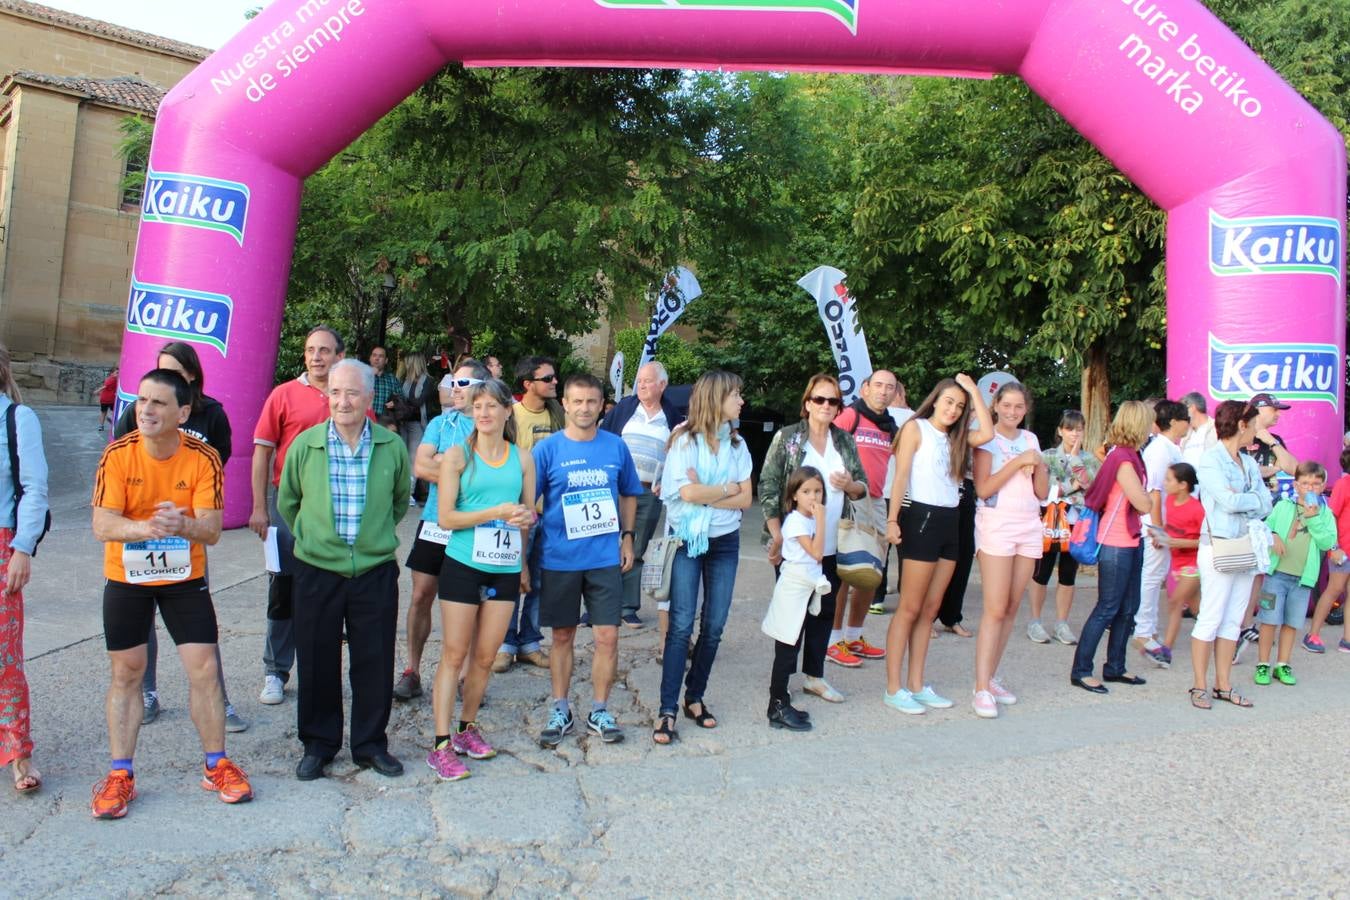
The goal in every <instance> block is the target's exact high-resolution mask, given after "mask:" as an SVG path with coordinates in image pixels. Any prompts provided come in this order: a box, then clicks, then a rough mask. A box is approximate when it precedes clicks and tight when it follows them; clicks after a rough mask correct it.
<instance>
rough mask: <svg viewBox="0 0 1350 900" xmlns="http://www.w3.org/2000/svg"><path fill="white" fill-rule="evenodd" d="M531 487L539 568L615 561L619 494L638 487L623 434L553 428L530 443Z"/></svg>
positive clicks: (577, 568)
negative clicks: (584, 437)
mask: <svg viewBox="0 0 1350 900" xmlns="http://www.w3.org/2000/svg"><path fill="white" fill-rule="evenodd" d="M534 469H535V483H536V490H535V493H536V494H538V496H539V497H540V499H541V500H542V501H543V503H544V514H543V516H542V517H541V518H540V521H539V529H538V532H537V533H538V535H539V540H540V541H541V542H542V543H541V553H542V556H541V560H542V562H541V564H542V566H543V568H545V569H554V570H557V571H561V572H581V571H587V570H590V569H604V568H608V567H610V566H617V565H618V564H619V544H620V531H621V530H622V525H621V524H620V522H619V496H620V495H622V496H624V497H636V496H638V495H639V494H641V493H643V487H642V482H641V481H640V480H638V473H637V467H636V466H634V465H633V454H631V453H630V452H629V451H628V445H627V444H625V443H624V442H623V438H621V437H619V436H618V435H617V434H611V433H610V432H608V431H597V432H596V434H595V437H594V438H592V439H591V440H589V441H574V440H572V439H571V438H569V437H568V436H567V435H566V434H565V433H564V432H561V431H559V432H556V433H554V434H552V435H549V436H548V437H547V438H545V439H544V440H542V441H540V442H539V443H538V444H536V445H535V447H534Z"/></svg>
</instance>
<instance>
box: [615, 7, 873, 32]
mask: <svg viewBox="0 0 1350 900" xmlns="http://www.w3.org/2000/svg"><path fill="white" fill-rule="evenodd" d="M595 2H596V3H599V4H600V5H601V6H608V7H610V8H612V9H635V8H646V9H716V10H723V11H728V12H818V13H825V15H827V16H830V17H831V18H833V19H836V20H838V21H840V22H842V23H844V25H845V26H846V27H847V28H848V30H849V31H851V32H853V33H854V34H857V33H858V3H859V2H860V0H595Z"/></svg>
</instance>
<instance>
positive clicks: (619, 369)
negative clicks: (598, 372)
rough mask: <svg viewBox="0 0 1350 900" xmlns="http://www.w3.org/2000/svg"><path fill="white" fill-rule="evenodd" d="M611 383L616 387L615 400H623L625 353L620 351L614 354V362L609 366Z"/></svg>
mask: <svg viewBox="0 0 1350 900" xmlns="http://www.w3.org/2000/svg"><path fill="white" fill-rule="evenodd" d="M609 383H610V384H612V385H614V399H615V400H622V399H623V351H622V350H620V351H619V352H618V353H615V354H614V361H613V362H612V363H610V364H609Z"/></svg>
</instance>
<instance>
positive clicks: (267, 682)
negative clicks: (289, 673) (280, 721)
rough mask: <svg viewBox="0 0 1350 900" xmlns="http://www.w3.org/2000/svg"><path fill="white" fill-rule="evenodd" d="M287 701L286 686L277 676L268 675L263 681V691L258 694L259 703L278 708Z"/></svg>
mask: <svg viewBox="0 0 1350 900" xmlns="http://www.w3.org/2000/svg"><path fill="white" fill-rule="evenodd" d="M285 699H286V685H285V684H283V683H282V681H281V679H280V678H278V677H277V676H275V675H268V676H267V677H266V678H264V679H263V689H262V692H261V693H260V694H258V702H259V703H266V704H267V705H268V706H276V705H277V704H278V703H280V702H281V701H283V700H285Z"/></svg>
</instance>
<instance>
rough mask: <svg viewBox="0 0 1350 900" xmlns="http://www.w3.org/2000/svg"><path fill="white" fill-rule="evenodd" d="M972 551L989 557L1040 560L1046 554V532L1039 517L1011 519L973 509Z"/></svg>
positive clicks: (988, 511) (997, 513)
mask: <svg viewBox="0 0 1350 900" xmlns="http://www.w3.org/2000/svg"><path fill="white" fill-rule="evenodd" d="M975 549H976V551H978V552H983V553H987V554H989V555H990V556H1025V557H1026V558H1027V559H1040V558H1041V556H1042V555H1043V554H1044V553H1045V529H1044V526H1043V525H1042V524H1041V520H1040V519H1038V518H1024V517H1017V518H1013V517H1011V516H1006V515H1000V514H999V512H998V510H997V509H987V508H985V507H983V506H982V507H980V508H979V509H977V510H975Z"/></svg>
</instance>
